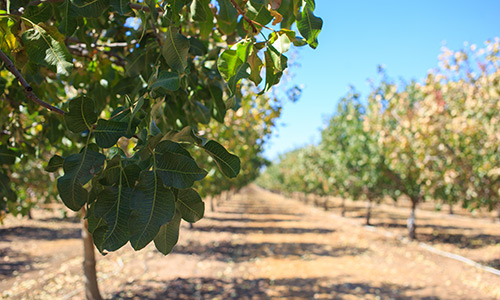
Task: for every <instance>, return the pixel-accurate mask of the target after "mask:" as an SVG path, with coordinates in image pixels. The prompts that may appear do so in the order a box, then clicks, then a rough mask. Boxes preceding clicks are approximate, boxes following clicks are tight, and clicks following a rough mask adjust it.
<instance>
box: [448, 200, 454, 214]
mask: <svg viewBox="0 0 500 300" xmlns="http://www.w3.org/2000/svg"><path fill="white" fill-rule="evenodd" d="M448 214H450V215H454V214H455V213H454V212H453V204H451V203H449V204H448Z"/></svg>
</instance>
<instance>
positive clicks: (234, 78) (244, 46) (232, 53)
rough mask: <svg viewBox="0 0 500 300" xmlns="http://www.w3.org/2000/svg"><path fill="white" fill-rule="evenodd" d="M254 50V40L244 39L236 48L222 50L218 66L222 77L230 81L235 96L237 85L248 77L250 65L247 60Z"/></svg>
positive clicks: (229, 84)
mask: <svg viewBox="0 0 500 300" xmlns="http://www.w3.org/2000/svg"><path fill="white" fill-rule="evenodd" d="M251 50H252V42H249V41H243V42H240V43H239V44H238V45H237V46H236V50H235V49H228V50H225V51H224V52H222V54H221V55H220V56H219V59H218V60H217V68H218V69H219V72H220V74H221V75H222V78H224V80H226V81H227V82H228V88H229V90H230V92H231V94H230V96H233V95H234V93H235V92H236V85H237V84H238V82H239V81H240V80H241V79H243V78H248V77H249V76H250V74H248V72H247V69H248V68H249V67H250V65H249V64H248V63H247V62H246V61H247V58H248V55H249V54H250V52H251Z"/></svg>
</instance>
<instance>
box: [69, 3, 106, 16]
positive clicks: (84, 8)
mask: <svg viewBox="0 0 500 300" xmlns="http://www.w3.org/2000/svg"><path fill="white" fill-rule="evenodd" d="M72 1H73V5H74V6H75V7H76V9H77V12H78V14H79V15H80V16H83V17H94V18H97V17H99V16H101V15H102V14H103V13H104V12H105V11H106V10H107V9H108V7H109V0H72Z"/></svg>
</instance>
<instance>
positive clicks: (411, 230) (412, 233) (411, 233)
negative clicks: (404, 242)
mask: <svg viewBox="0 0 500 300" xmlns="http://www.w3.org/2000/svg"><path fill="white" fill-rule="evenodd" d="M417 204H418V199H413V198H412V199H411V214H410V217H409V218H408V222H407V223H406V225H407V227H408V237H409V238H410V239H412V240H414V239H416V237H417V235H416V229H417V225H416V223H415V210H416V209H417Z"/></svg>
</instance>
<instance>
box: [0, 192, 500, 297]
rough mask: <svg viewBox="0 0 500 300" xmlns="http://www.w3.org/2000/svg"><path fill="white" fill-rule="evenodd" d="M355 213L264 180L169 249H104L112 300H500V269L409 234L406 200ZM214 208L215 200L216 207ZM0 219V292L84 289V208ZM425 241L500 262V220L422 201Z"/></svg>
mask: <svg viewBox="0 0 500 300" xmlns="http://www.w3.org/2000/svg"><path fill="white" fill-rule="evenodd" d="M348 205H349V210H348V212H347V218H342V217H340V216H339V208H338V203H336V202H332V205H331V206H332V209H331V210H330V211H328V212H324V211H323V210H322V209H321V208H315V207H312V206H311V205H305V204H304V203H302V202H299V201H297V200H294V199H287V198H285V197H283V196H280V195H276V194H272V193H270V192H267V191H264V190H262V189H260V188H258V187H256V186H250V187H247V188H246V189H244V190H242V191H241V193H239V194H237V195H236V196H234V197H233V198H232V199H230V200H229V201H227V202H225V203H223V204H222V205H220V206H219V207H218V208H217V210H216V212H207V213H206V217H205V218H204V219H203V220H201V221H200V222H198V223H196V224H195V226H194V228H192V229H190V228H189V227H188V226H187V225H186V224H184V225H183V227H182V228H181V235H180V241H179V244H178V245H177V246H176V247H175V248H174V251H173V253H172V254H170V255H168V256H166V257H165V256H163V255H161V254H160V253H159V252H157V251H156V250H155V249H154V245H150V246H148V247H147V248H146V249H144V250H142V251H140V252H134V251H133V250H131V247H129V246H126V247H124V248H122V249H120V250H119V251H117V252H114V253H110V254H108V255H106V256H101V255H99V254H98V277H99V278H100V288H101V291H102V294H103V296H104V297H105V298H106V299H426V300H430V299H464V300H465V299H500V276H497V275H494V274H491V273H488V272H485V271H483V270H481V269H478V268H475V267H473V266H470V265H467V264H464V263H461V262H458V261H455V260H452V259H449V258H445V257H442V256H439V255H436V254H433V253H430V252H428V251H425V250H424V249H423V248H422V247H420V246H419V243H418V242H409V241H405V239H404V238H402V237H403V236H404V235H405V228H404V226H405V222H406V217H407V214H408V213H409V212H408V208H406V207H393V206H390V205H379V206H376V207H374V212H373V219H372V224H373V225H374V227H365V226H363V225H362V224H363V221H364V220H363V214H364V207H363V204H362V203H348ZM207 206H208V205H207ZM33 215H34V220H27V219H16V218H8V219H7V220H6V222H5V224H4V225H1V226H0V298H2V299H84V293H83V278H82V272H81V263H82V261H81V254H82V242H81V241H80V239H79V238H80V224H79V221H78V219H77V218H75V217H72V216H71V215H70V218H69V219H65V220H61V219H59V218H57V217H55V214H54V213H49V212H46V211H34V213H33ZM417 225H418V228H417V230H418V239H419V241H422V242H426V243H428V244H431V245H433V246H435V247H436V248H438V249H441V250H446V251H450V252H452V253H456V254H460V255H463V256H465V257H468V258H471V259H474V260H476V261H479V262H481V263H483V264H487V265H490V266H493V267H498V266H499V262H500V223H494V222H492V221H491V220H488V219H486V220H484V219H478V218H471V217H468V216H463V215H454V216H448V215H447V214H446V213H437V212H432V211H427V210H418V211H417Z"/></svg>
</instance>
